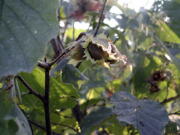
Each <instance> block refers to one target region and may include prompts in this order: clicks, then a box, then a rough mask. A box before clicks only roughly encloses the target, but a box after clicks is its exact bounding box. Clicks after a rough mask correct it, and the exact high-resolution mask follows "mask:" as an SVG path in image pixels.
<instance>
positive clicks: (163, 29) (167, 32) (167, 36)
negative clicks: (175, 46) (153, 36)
mask: <svg viewBox="0 0 180 135" xmlns="http://www.w3.org/2000/svg"><path fill="white" fill-rule="evenodd" d="M157 25H158V26H159V28H158V29H157V34H158V35H159V37H160V39H161V40H162V41H166V42H171V43H180V38H179V37H178V35H176V33H175V32H174V31H173V30H172V29H171V28H170V27H169V26H168V25H167V24H166V23H164V22H163V21H158V23H157Z"/></svg>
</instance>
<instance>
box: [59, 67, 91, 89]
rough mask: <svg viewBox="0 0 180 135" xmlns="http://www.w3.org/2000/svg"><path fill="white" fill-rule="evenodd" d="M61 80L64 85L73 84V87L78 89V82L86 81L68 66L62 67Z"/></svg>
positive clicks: (85, 78)
mask: <svg viewBox="0 0 180 135" xmlns="http://www.w3.org/2000/svg"><path fill="white" fill-rule="evenodd" d="M62 79H63V81H64V82H65V83H70V84H73V85H74V86H75V87H78V81H79V80H88V78H87V77H86V76H85V75H83V74H82V73H81V72H80V71H79V70H78V69H77V68H75V67H74V66H73V65H70V64H67V65H65V66H64V68H63V70H62Z"/></svg>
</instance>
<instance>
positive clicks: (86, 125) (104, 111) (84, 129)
mask: <svg viewBox="0 0 180 135" xmlns="http://www.w3.org/2000/svg"><path fill="white" fill-rule="evenodd" d="M111 114H112V112H111V109H109V108H105V107H102V108H99V109H98V110H96V111H93V112H91V113H90V114H89V115H87V116H86V117H85V118H84V119H83V120H82V122H81V134H82V135H85V134H87V133H88V132H90V131H91V129H92V128H93V127H96V126H98V125H99V124H100V123H101V122H102V121H103V120H105V119H107V118H108V117H109V116H110V115H111Z"/></svg>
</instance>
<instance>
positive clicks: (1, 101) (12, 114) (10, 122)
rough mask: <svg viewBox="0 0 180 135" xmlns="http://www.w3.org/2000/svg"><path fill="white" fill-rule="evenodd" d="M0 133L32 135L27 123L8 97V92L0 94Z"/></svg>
mask: <svg viewBox="0 0 180 135" xmlns="http://www.w3.org/2000/svg"><path fill="white" fill-rule="evenodd" d="M0 108H3V109H1V113H0V133H1V134H3V135H32V132H31V128H30V126H29V123H28V121H27V119H26V117H25V116H24V114H23V113H22V112H21V110H20V109H19V108H18V107H17V105H15V104H14V103H13V102H12V100H11V99H10V97H9V92H6V91H2V92H0Z"/></svg>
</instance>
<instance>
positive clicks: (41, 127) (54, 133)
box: [28, 120, 61, 135]
mask: <svg viewBox="0 0 180 135" xmlns="http://www.w3.org/2000/svg"><path fill="white" fill-rule="evenodd" d="M28 121H29V123H31V125H34V126H36V127H38V128H40V129H42V130H46V128H45V127H44V126H42V125H40V124H38V123H36V122H34V121H32V120H28ZM52 134H53V135H61V134H60V133H56V132H53V131H52Z"/></svg>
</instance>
